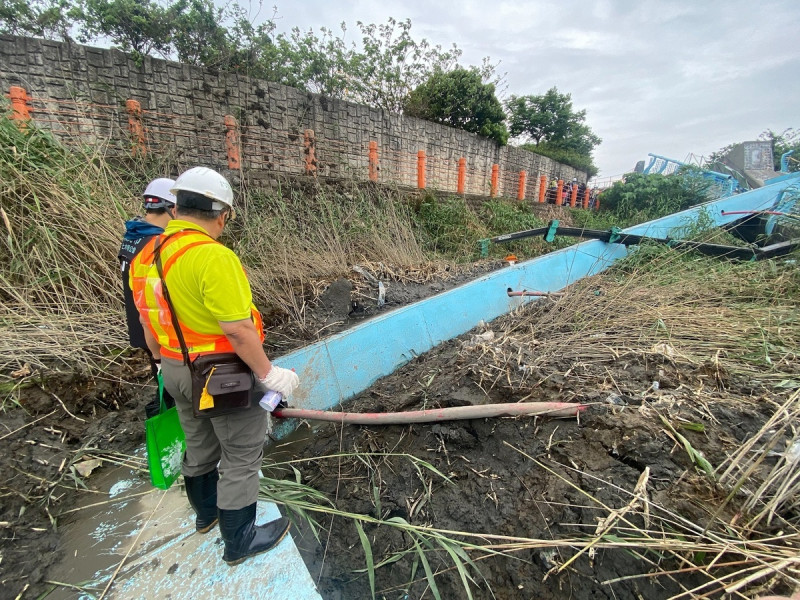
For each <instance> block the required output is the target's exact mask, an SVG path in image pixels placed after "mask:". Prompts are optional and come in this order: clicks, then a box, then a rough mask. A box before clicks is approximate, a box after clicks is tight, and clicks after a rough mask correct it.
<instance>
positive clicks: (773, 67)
mask: <svg viewBox="0 0 800 600" xmlns="http://www.w3.org/2000/svg"><path fill="white" fill-rule="evenodd" d="M242 4H245V3H244V2H242ZM267 4H269V2H267ZM278 16H279V17H280V19H279V20H278V29H279V30H285V29H288V28H291V27H292V26H295V25H296V26H299V27H300V28H301V29H307V28H309V27H311V28H314V29H315V30H317V29H318V28H319V27H320V26H323V25H324V26H327V27H330V28H333V29H335V30H337V31H338V24H339V23H340V22H342V21H345V22H346V23H347V24H348V26H349V27H348V31H349V33H348V35H350V36H355V35H356V32H357V30H356V26H355V24H356V21H359V20H360V21H364V22H367V23H384V22H386V19H387V18H388V17H390V16H391V17H395V18H396V19H398V20H402V19H406V18H410V19H411V21H412V28H411V32H412V35H413V37H414V38H415V39H417V40H419V39H420V38H423V37H424V38H427V39H428V40H429V41H431V42H433V43H437V44H441V45H442V46H449V45H450V44H451V43H453V42H455V43H456V44H457V45H458V46H459V47H460V48H461V49H462V50H463V51H464V55H463V57H462V63H463V64H465V65H466V64H475V65H477V64H480V61H481V59H482V58H483V57H484V56H490V57H491V58H492V59H493V60H494V61H501V64H500V69H499V70H500V71H504V72H507V83H508V87H507V90H506V95H510V94H516V95H524V94H542V93H544V92H545V91H547V90H548V89H549V88H551V87H553V86H556V87H558V90H559V91H560V92H562V93H566V92H568V93H571V94H572V100H573V105H574V107H575V108H576V109H578V110H580V109H586V122H587V124H588V125H589V126H590V127H591V128H592V129H593V130H594V132H595V133H597V134H598V135H599V136H600V137H601V138H603V143H602V144H601V145H600V146H599V147H598V148H597V150H596V151H595V163H596V164H597V166H598V167H599V168H600V177H601V178H602V177H609V176H615V175H619V174H622V173H625V172H627V171H630V170H632V169H633V166H634V165H635V164H636V161H638V160H643V159H646V158H647V153H648V152H652V153H655V154H661V155H665V156H668V157H671V158H675V159H678V160H684V159H685V158H686V157H687V155H689V153H694V154H696V155H703V154H708V153H710V152H713V151H715V150H718V149H719V148H721V147H723V146H725V145H727V144H729V143H733V142H739V141H744V140H750V139H756V138H757V136H758V135H759V134H760V133H761V132H762V131H764V130H765V129H772V130H775V131H779V132H781V131H783V130H784V129H786V128H788V127H794V128H800V43H799V42H798V39H797V26H798V23H799V22H800V1H798V0H781V1H777V0H776V1H768V0H767V1H765V0H757V1H754V0H727V1H725V2H722V1H717V0H713V1H707V0H662V1H660V2H657V1H654V0H636V1H634V0H631V1H628V0H585V1H584V0H557V1H556V0H539V1H525V0H516V1H511V2H507V1H490V2H487V1H478V0H461V1H453V0H450V1H447V2H440V1H435V0H405V1H403V2H377V1H375V0H372V1H343V0H333V1H331V0H305V1H303V2H298V1H292V2H286V1H285V0H284V1H283V2H279V3H278Z"/></svg>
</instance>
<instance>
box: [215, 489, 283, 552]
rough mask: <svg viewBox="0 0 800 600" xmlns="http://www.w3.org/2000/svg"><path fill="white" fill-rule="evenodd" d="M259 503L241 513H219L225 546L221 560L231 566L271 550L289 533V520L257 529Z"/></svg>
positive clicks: (232, 511)
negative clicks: (257, 506)
mask: <svg viewBox="0 0 800 600" xmlns="http://www.w3.org/2000/svg"><path fill="white" fill-rule="evenodd" d="M255 521H256V503H255V502H254V503H253V504H251V505H250V506H245V507H244V508H240V509H239V510H224V509H222V508H220V509H219V531H220V533H221V534H222V539H223V540H224V542H225V552H224V554H223V555H222V558H223V559H224V560H225V562H226V563H228V564H229V565H230V566H233V565H238V564H239V563H240V562H242V561H244V560H245V559H246V558H249V557H251V556H255V555H256V554H260V553H262V552H266V551H267V550H272V549H273V548H274V547H275V546H277V545H278V544H279V543H280V541H281V540H282V539H283V538H284V537H285V536H286V534H287V533H289V527H291V523H290V522H289V519H287V518H286V517H281V518H280V519H276V520H274V521H270V522H269V523H267V524H266V525H256V524H255Z"/></svg>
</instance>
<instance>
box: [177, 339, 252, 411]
mask: <svg viewBox="0 0 800 600" xmlns="http://www.w3.org/2000/svg"><path fill="white" fill-rule="evenodd" d="M252 389H253V372H252V371H251V370H250V367H248V366H247V365H246V364H245V362H244V361H243V360H242V359H241V358H239V357H238V356H237V355H236V354H233V353H229V354H207V355H204V356H198V357H197V358H196V359H194V362H193V363H192V409H193V412H194V416H195V418H196V419H208V418H211V417H220V416H222V415H227V414H230V413H233V412H237V411H240V410H245V409H247V408H249V407H250V395H251V392H252Z"/></svg>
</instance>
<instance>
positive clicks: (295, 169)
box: [7, 86, 597, 208]
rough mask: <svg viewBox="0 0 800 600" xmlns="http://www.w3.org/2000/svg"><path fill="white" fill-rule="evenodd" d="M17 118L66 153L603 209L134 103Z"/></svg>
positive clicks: (33, 102)
mask: <svg viewBox="0 0 800 600" xmlns="http://www.w3.org/2000/svg"><path fill="white" fill-rule="evenodd" d="M7 96H8V98H9V99H10V100H11V114H10V118H11V119H14V120H15V121H17V122H18V124H19V126H20V127H25V126H26V125H27V123H28V122H30V121H31V120H33V121H34V122H35V123H37V124H40V125H43V126H45V127H46V128H48V129H49V130H50V131H51V132H52V133H53V134H54V135H55V136H56V137H58V138H59V140H60V141H61V142H62V143H64V144H66V145H74V146H97V145H103V146H104V147H105V148H106V149H107V150H108V151H111V152H115V151H116V152H119V153H130V154H132V155H134V156H148V155H159V154H167V153H169V152H177V153H178V154H180V153H181V151H182V150H183V151H186V150H187V149H189V150H191V152H192V153H193V154H194V155H195V156H196V157H198V158H199V159H200V160H203V159H205V160H207V161H208V162H209V164H210V165H217V164H220V163H221V164H225V165H226V166H227V168H228V169H230V170H233V171H243V170H246V169H257V170H268V171H275V172H280V173H287V174H304V175H309V176H318V175H322V176H342V175H348V176H353V177H356V178H359V179H364V180H370V181H373V182H376V183H387V184H396V185H401V186H406V187H415V188H418V189H433V190H440V191H445V192H448V191H451V192H455V193H457V194H462V195H464V194H471V195H484V196H487V195H488V196H489V197H492V198H496V197H500V196H504V197H507V198H515V199H516V200H518V201H520V202H525V201H529V202H531V203H539V204H544V203H550V204H555V205H557V206H567V205H568V206H571V207H582V208H597V203H596V202H595V200H594V198H593V194H592V193H591V190H590V189H588V188H586V186H578V185H572V184H571V183H569V182H568V183H566V184H565V182H564V181H563V180H560V179H557V180H554V179H549V178H548V176H547V175H546V174H540V175H539V176H538V178H537V177H536V176H535V175H534V176H533V177H530V174H529V173H528V172H527V171H525V170H508V169H504V168H502V166H501V165H500V164H497V163H494V164H492V165H491V166H490V168H488V169H487V168H482V167H476V166H472V165H470V164H469V163H468V160H467V158H466V157H463V156H462V157H459V158H458V159H457V160H453V159H451V158H446V157H440V156H433V155H430V154H428V153H427V152H426V151H425V150H418V151H417V152H416V153H413V152H404V151H401V150H392V149H389V148H381V147H380V145H379V143H378V141H376V140H371V141H369V142H368V143H360V142H356V141H343V140H340V139H330V138H327V137H325V136H324V135H320V134H319V132H315V131H314V130H312V129H306V130H305V131H303V132H299V131H280V130H276V129H275V128H272V127H270V128H268V129H267V128H266V127H265V126H263V125H262V124H258V125H255V126H254V125H241V124H240V123H239V122H238V120H237V119H236V118H235V117H234V116H233V115H225V116H224V118H223V119H222V120H221V122H219V123H217V122H212V121H205V120H204V121H203V127H202V129H201V128H200V127H198V123H196V122H193V123H191V124H187V123H185V120H186V117H185V116H183V115H178V114H169V113H163V112H159V111H155V110H149V109H146V108H143V107H142V106H141V103H140V102H139V101H137V100H133V99H129V100H127V101H126V102H125V104H124V107H123V106H120V105H110V104H98V103H93V102H88V101H79V100H57V99H53V98H42V97H35V96H30V95H29V94H28V92H27V90H25V89H24V88H22V87H19V86H12V87H11V88H10V90H9V93H8V95H7Z"/></svg>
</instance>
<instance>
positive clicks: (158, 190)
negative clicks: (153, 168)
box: [142, 177, 178, 209]
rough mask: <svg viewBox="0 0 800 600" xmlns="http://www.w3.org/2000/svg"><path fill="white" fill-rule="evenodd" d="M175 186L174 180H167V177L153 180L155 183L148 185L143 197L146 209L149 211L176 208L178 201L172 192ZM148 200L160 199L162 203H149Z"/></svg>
mask: <svg viewBox="0 0 800 600" xmlns="http://www.w3.org/2000/svg"><path fill="white" fill-rule="evenodd" d="M173 185H175V180H174V179H167V178H166V177H160V178H158V179H153V181H151V182H150V183H148V184H147V188H146V189H145V190H144V193H143V194H142V197H143V198H144V199H145V200H144V207H145V208H147V209H156V208H172V207H173V206H175V203H176V202H177V201H178V199H177V198H176V197H175V194H173V193H172V191H171V190H172V186H173ZM148 198H158V199H160V200H161V202H153V201H152V200H151V201H148Z"/></svg>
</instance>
